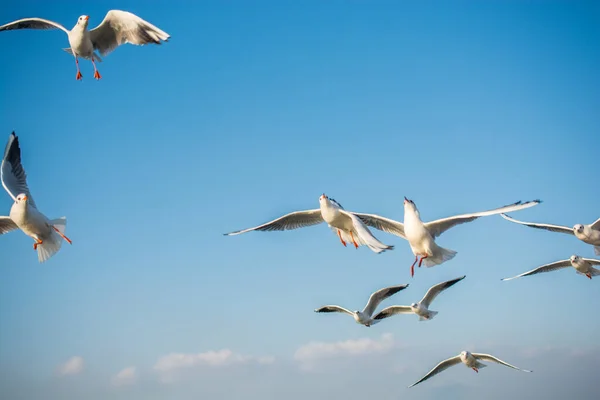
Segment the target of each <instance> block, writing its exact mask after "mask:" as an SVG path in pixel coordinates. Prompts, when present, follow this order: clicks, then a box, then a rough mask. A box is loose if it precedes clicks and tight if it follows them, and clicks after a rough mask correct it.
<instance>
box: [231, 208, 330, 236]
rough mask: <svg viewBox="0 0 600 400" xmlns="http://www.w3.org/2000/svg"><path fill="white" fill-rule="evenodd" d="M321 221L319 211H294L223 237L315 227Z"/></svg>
mask: <svg viewBox="0 0 600 400" xmlns="http://www.w3.org/2000/svg"><path fill="white" fill-rule="evenodd" d="M323 221H324V220H323V217H322V216H321V209H316V210H306V211H295V212H293V213H289V214H286V215H284V216H283V217H279V218H277V219H274V220H273V221H271V222H267V223H266V224H262V225H259V226H256V227H254V228H248V229H243V230H241V231H235V232H230V233H224V235H226V236H233V235H239V234H241V233H245V232H250V231H287V230H290V229H298V228H304V227H306V226H312V225H317V224H320V223H321V222H323Z"/></svg>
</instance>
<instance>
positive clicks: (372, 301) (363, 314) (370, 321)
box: [315, 284, 408, 327]
mask: <svg viewBox="0 0 600 400" xmlns="http://www.w3.org/2000/svg"><path fill="white" fill-rule="evenodd" d="M407 287H408V284H406V285H399V286H390V287H387V288H383V289H379V290H378V291H376V292H375V293H373V294H372V295H371V297H369V301H368V302H367V305H366V306H365V308H363V310H362V311H354V312H352V311H350V310H347V309H345V308H343V307H340V306H323V307H321V308H317V309H316V310H315V312H317V313H330V312H339V313H346V314H349V315H351V316H352V317H353V318H354V320H355V321H356V323H357V324H361V325H364V326H367V327H370V326H371V325H375V324H376V323H378V322H380V320H377V321H376V320H375V319H374V318H373V312H375V309H376V308H377V306H378V305H379V304H380V303H381V302H382V301H383V300H385V299H387V298H388V297H390V296H392V295H394V294H396V293H398V292H399V291H401V290H404V289H406V288H407Z"/></svg>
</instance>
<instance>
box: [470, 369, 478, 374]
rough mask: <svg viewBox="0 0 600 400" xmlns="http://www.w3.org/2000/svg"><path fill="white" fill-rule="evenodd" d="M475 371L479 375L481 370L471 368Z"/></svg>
mask: <svg viewBox="0 0 600 400" xmlns="http://www.w3.org/2000/svg"><path fill="white" fill-rule="evenodd" d="M471 369H472V370H473V371H475V372H477V373H479V370H478V369H477V368H471Z"/></svg>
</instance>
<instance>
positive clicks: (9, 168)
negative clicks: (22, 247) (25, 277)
mask: <svg viewBox="0 0 600 400" xmlns="http://www.w3.org/2000/svg"><path fill="white" fill-rule="evenodd" d="M0 178H1V180H2V186H4V189H6V191H7V192H8V194H9V195H10V197H12V199H13V200H14V201H15V202H14V204H13V205H12V207H11V208H10V216H9V217H5V216H0V234H4V233H7V232H10V231H13V230H16V229H21V230H22V231H23V232H24V233H25V234H26V235H27V236H30V237H32V238H33V240H35V243H33V249H34V250H37V253H38V260H39V262H40V263H42V262H44V261H46V260H47V259H49V258H50V257H52V256H53V255H54V254H55V253H56V252H57V251H58V250H59V249H60V246H61V244H62V240H63V239H64V240H66V241H67V242H69V244H71V239H69V238H68V237H66V236H65V228H66V226H67V219H66V218H65V217H62V218H57V219H53V220H49V219H48V218H46V216H45V215H44V214H42V213H41V212H39V211H38V209H37V206H36V204H35V201H33V197H32V196H31V193H30V191H29V188H28V187H27V175H26V173H25V170H24V169H23V166H22V165H21V149H20V147H19V138H18V137H17V136H15V133H14V132H13V133H11V135H10V136H9V138H8V143H7V144H6V150H5V151H4V158H3V159H2V165H1V166H0Z"/></svg>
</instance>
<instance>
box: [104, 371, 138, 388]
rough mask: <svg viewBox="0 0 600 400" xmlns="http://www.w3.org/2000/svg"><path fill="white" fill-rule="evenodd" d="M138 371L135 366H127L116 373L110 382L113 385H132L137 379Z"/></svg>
mask: <svg viewBox="0 0 600 400" xmlns="http://www.w3.org/2000/svg"><path fill="white" fill-rule="evenodd" d="M137 378H138V372H137V369H136V368H135V367H127V368H125V369H123V370H122V371H121V372H119V373H118V374H116V375H115V376H114V377H113V378H112V380H111V383H112V385H113V386H126V385H132V384H134V383H135V382H136V381H137Z"/></svg>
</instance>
